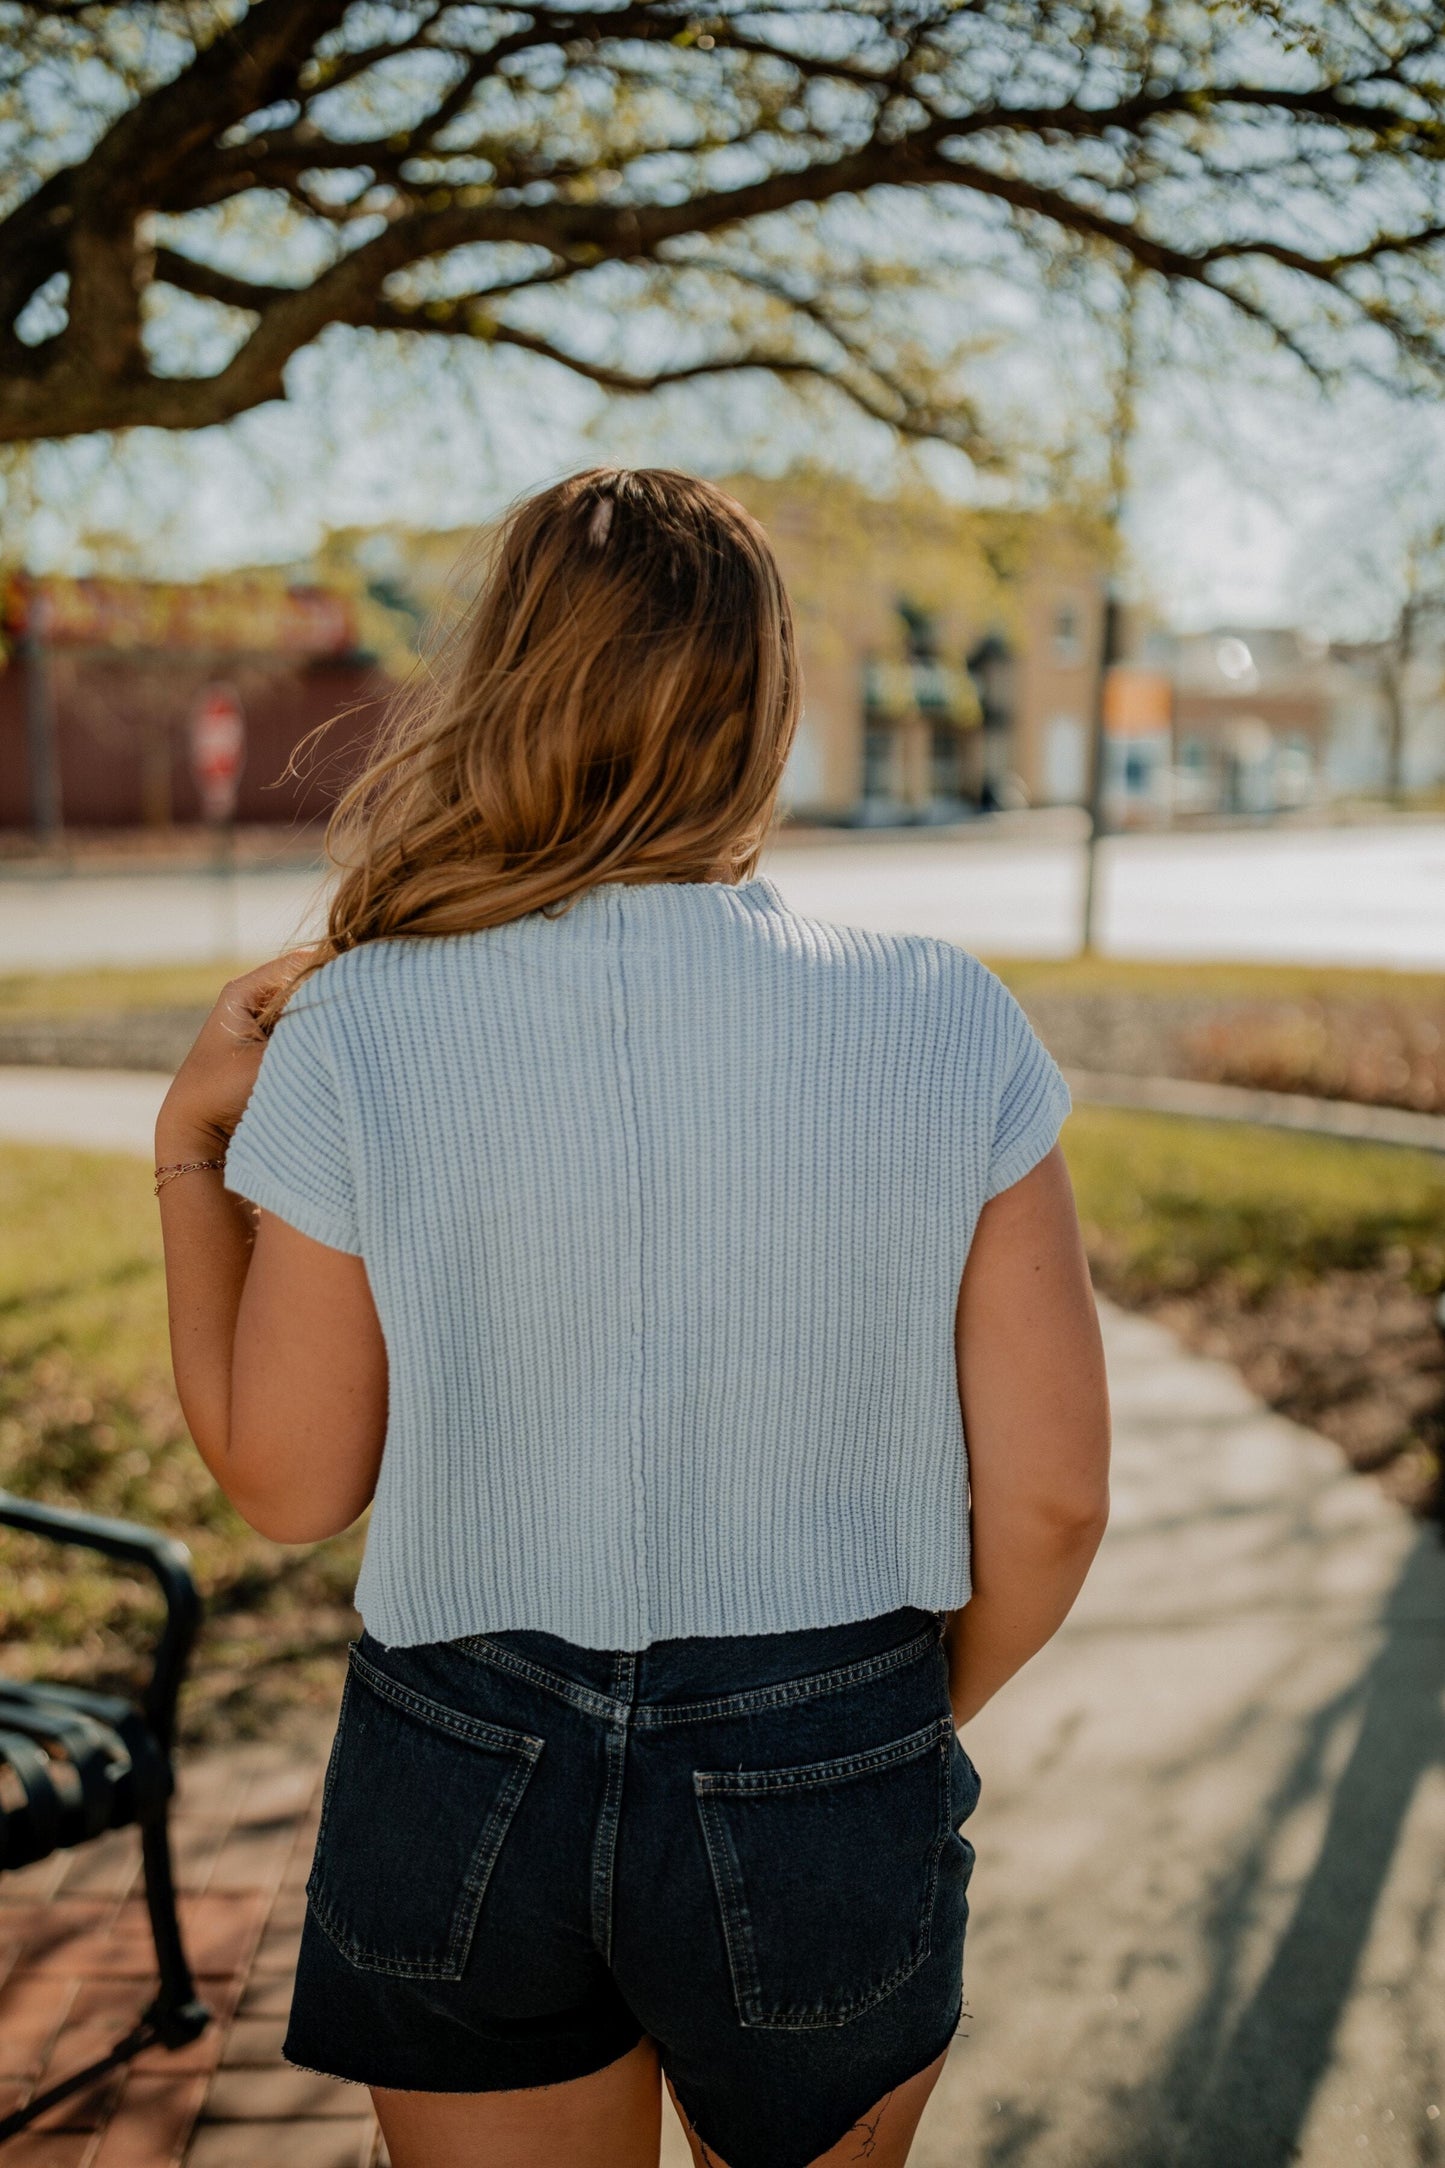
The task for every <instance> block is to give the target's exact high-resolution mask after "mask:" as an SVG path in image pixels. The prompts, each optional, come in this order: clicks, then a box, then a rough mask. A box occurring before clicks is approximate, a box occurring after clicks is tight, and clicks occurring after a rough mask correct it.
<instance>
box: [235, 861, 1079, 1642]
mask: <svg viewBox="0 0 1445 2168" xmlns="http://www.w3.org/2000/svg"><path fill="white" fill-rule="evenodd" d="M1068 1103H1069V1102H1068V1094H1067V1091H1066V1089H1065V1086H1064V1083H1063V1079H1062V1078H1061V1077H1060V1075H1059V1072H1058V1070H1057V1069H1056V1068H1055V1066H1054V1064H1053V1062H1052V1060H1051V1059H1050V1058H1049V1056H1048V1054H1047V1053H1046V1052H1045V1051H1044V1049H1043V1047H1042V1046H1041V1045H1040V1043H1039V1041H1038V1040H1037V1038H1036V1037H1035V1036H1034V1033H1033V1032H1032V1030H1031V1029H1030V1027H1029V1025H1028V1022H1027V1020H1026V1019H1025V1017H1024V1014H1023V1012H1022V1010H1021V1009H1020V1008H1019V1006H1018V1004H1017V1002H1016V1001H1015V1000H1014V999H1013V997H1012V995H1011V994H1009V993H1008V992H1007V990H1006V989H1005V988H1004V987H1003V986H1002V985H1001V984H1000V983H999V981H998V980H997V979H996V978H995V977H994V976H993V975H992V973H990V972H988V971H986V970H985V969H984V968H983V966H982V965H981V964H979V963H977V962H976V961H975V960H974V959H973V958H972V957H970V956H968V955H965V954H964V953H963V951H961V950H959V949H956V948H953V947H951V946H950V945H949V944H947V943H946V942H942V941H931V940H925V939H920V938H913V937H900V936H895V935H882V934H874V933H863V932H858V931H854V930H851V929H848V928H844V927H839V926H830V925H822V924H819V923H817V922H815V921H812V920H808V919H804V918H801V917H799V916H797V915H796V914H795V913H794V912H792V911H791V910H790V909H789V908H788V906H787V905H786V904H785V903H784V901H783V899H782V897H781V895H780V894H779V893H778V891H777V889H776V888H775V887H774V886H773V885H772V883H771V882H770V881H767V880H764V879H755V880H751V881H747V882H744V883H742V884H740V885H738V886H732V885H730V884H728V883H725V882H706V881H704V882H690V883H663V882H657V883H649V884H645V885H635V886H630V885H626V884H622V883H618V882H605V883H602V884H601V885H599V886H597V887H594V888H592V889H589V890H588V891H587V892H586V894H584V895H583V896H582V897H581V898H580V899H579V901H578V902H576V903H575V904H574V905H573V906H572V907H571V908H570V909H569V910H567V911H566V912H564V913H563V914H562V915H560V916H558V917H555V918H550V917H547V916H544V915H542V914H541V913H536V914H533V915H532V916H530V917H527V918H524V919H520V920H517V921H515V922H514V923H512V924H510V925H506V926H500V927H494V928H489V929H487V930H486V931H484V932H481V933H472V934H459V935H449V936H445V937H441V938H436V939H426V940H396V941H384V942H377V943H373V944H368V945H366V946H364V947H361V948H358V949H354V950H351V951H349V952H348V953H346V954H345V955H342V956H340V957H338V958H336V959H335V960H334V961H333V962H331V963H329V964H327V965H326V967H325V968H324V969H323V970H322V971H320V972H318V973H317V974H316V975H315V976H314V977H313V978H311V979H309V980H308V981H306V982H305V983H304V984H303V986H302V987H301V988H300V990H299V991H298V993H297V994H296V996H295V998H294V999H293V1001H292V1002H291V1005H290V1007H289V1008H288V1009H287V1011H286V1013H285V1015H284V1016H283V1018H282V1020H281V1022H280V1024H279V1025H278V1026H277V1029H276V1032H275V1036H274V1038H273V1039H272V1041H271V1044H270V1046H269V1047H268V1048H267V1050H266V1054H265V1058H264V1059H263V1061H262V1063H261V1070H260V1075H259V1077H258V1079H257V1082H256V1086H255V1089H254V1091H253V1093H252V1095H251V1100H250V1104H249V1105H248V1107H247V1109H246V1112H245V1115H244V1117H243V1119H242V1121H241V1124H240V1127H239V1128H238V1130H237V1132H236V1135H235V1138H234V1140H233V1142H232V1144H231V1148H230V1153H229V1156H228V1159H227V1163H226V1165H227V1182H228V1184H229V1186H230V1187H231V1188H232V1189H234V1190H236V1191H238V1192H239V1193H240V1194H241V1195H242V1196H245V1197H249V1198H251V1199H252V1200H253V1201H254V1202H255V1203H257V1204H259V1205H262V1206H263V1207H265V1208H266V1209H267V1210H269V1211H272V1212H275V1213H278V1214H279V1215H280V1217H281V1218H283V1219H285V1220H288V1221H289V1222H290V1223H291V1224H292V1225H293V1226H294V1227H297V1228H299V1229H301V1231H302V1232H303V1233H305V1234H308V1235H312V1236H314V1237H315V1238H316V1239H317V1240H319V1241H321V1242H325V1243H329V1244H331V1245H332V1246H333V1247H335V1248H337V1249H342V1250H349V1251H352V1252H354V1253H358V1254H360V1255H361V1256H362V1257H364V1258H365V1260H366V1265H367V1271H368V1275H369V1277H370V1281H371V1286H372V1290H373V1292H374V1295H375V1298H376V1304H377V1310H378V1313H379V1315H380V1318H381V1323H382V1328H383V1330H384V1333H385V1336H386V1345H387V1353H388V1358H389V1364H390V1408H389V1418H388V1427H387V1436H386V1450H385V1453H384V1456H383V1459H382V1465H381V1477H380V1481H379V1484H378V1486H377V1492H376V1501H375V1506H374V1508H373V1512H372V1518H371V1524H370V1527H369V1530H368V1534H367V1541H366V1550H365V1556H364V1559H363V1563H362V1568H361V1576H360V1580H359V1582H358V1585H357V1591H356V1601H357V1606H358V1608H359V1610H360V1612H361V1616H362V1618H363V1620H364V1622H365V1624H366V1626H367V1627H368V1628H369V1629H370V1631H371V1632H372V1633H373V1634H374V1635H375V1636H376V1637H377V1638H378V1640H380V1641H383V1642H386V1643H390V1644H393V1645H395V1644H403V1645H405V1644H412V1643H416V1642H422V1641H434V1640H446V1639H451V1638H453V1637H455V1636H457V1635H461V1634H467V1633H480V1632H489V1631H490V1632H496V1631H500V1630H502V1629H504V1628H508V1627H535V1628H541V1629H544V1630H545V1631H547V1632H550V1633H555V1634H560V1635H562V1636H563V1637H564V1638H565V1639H567V1640H570V1641H573V1642H578V1643H581V1644H583V1645H584V1646H588V1647H594V1648H622V1649H638V1648H643V1647H645V1646H646V1645H647V1644H648V1643H649V1642H650V1641H655V1640H663V1639H668V1638H671V1637H673V1636H676V1635H682V1634H749V1633H773V1632H783V1631H787V1630H789V1629H791V1628H795V1627H802V1626H819V1625H830V1624H836V1623H841V1622H842V1621H844V1620H847V1619H853V1618H863V1617H869V1616H873V1615H876V1614H877V1613H880V1612H885V1611H890V1610H893V1609H895V1608H896V1607H897V1606H899V1605H902V1604H915V1605H918V1606H921V1607H922V1608H925V1609H931V1610H941V1609H953V1608H954V1607H956V1606H957V1605H959V1604H962V1603H964V1602H965V1601H966V1600H967V1597H968V1594H969V1554H968V1515H967V1463H966V1459H965V1453H964V1440H963V1428H962V1420H961V1416H960V1412H959V1403H958V1390H957V1384H956V1379H955V1370H954V1347H953V1325H954V1312H955V1306H956V1303H957V1298H958V1286H959V1279H960V1275H961V1273H962V1271H963V1264H964V1259H965V1257H966V1255H967V1253H968V1246H969V1242H970V1240H971V1237H972V1234H973V1230H974V1225H975V1222H976V1220H977V1218H978V1214H979V1211H980V1209H981V1207H982V1205H983V1203H984V1201H985V1200H986V1199H987V1198H988V1197H990V1196H992V1195H993V1194H995V1193H996V1192H997V1191H999V1190H1001V1189H1004V1188H1006V1187H1007V1186H1008V1185H1009V1184H1010V1183H1013V1182H1015V1181H1017V1180H1018V1179H1019V1178H1020V1177H1021V1176H1022V1175H1024V1174H1026V1173H1027V1172H1028V1170H1029V1168H1030V1167H1032V1166H1033V1165H1034V1164H1035V1163H1036V1162H1037V1161H1038V1160H1039V1159H1041V1158H1042V1157H1043V1155H1044V1153H1045V1152H1047V1151H1048V1149H1049V1147H1050V1146H1051V1145H1052V1144H1053V1142H1054V1140H1055V1137H1056V1136H1057V1134H1058V1130H1059V1125H1060V1123H1061V1122H1062V1120H1063V1118H1064V1115H1065V1114H1066V1113H1067V1111H1068Z"/></svg>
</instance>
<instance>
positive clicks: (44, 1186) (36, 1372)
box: [0, 1146, 361, 1736]
mask: <svg viewBox="0 0 1445 2168" xmlns="http://www.w3.org/2000/svg"><path fill="white" fill-rule="evenodd" d="M0 1487H3V1488H5V1489H9V1490H14V1491H18V1492H20V1493H22V1494H23V1495H25V1496H27V1497H35V1498H44V1499H47V1500H50V1501H52V1502H54V1503H56V1504H62V1505H65V1504H68V1505H82V1506H85V1507H87V1508H89V1509H90V1510H92V1511H95V1512H99V1513H112V1514H119V1515H122V1516H124V1517H127V1518H133V1519H138V1520H143V1521H146V1522H148V1523H150V1524H151V1525H152V1526H156V1527H160V1528H164V1529H167V1530H168V1531H170V1532H171V1533H173V1534H175V1535H178V1536H180V1537H181V1538H182V1539H183V1540H184V1541H185V1542H187V1543H188V1544H189V1545H190V1546H191V1549H192V1551H193V1553H194V1556H195V1560H196V1566H197V1571H198V1575H199V1578H200V1581H201V1586H202V1589H203V1591H204V1593H205V1596H206V1599H207V1606H208V1612H209V1617H208V1620H207V1624H206V1627H205V1630H204V1633H203V1638H202V1643H201V1648H200V1651H199V1658H198V1684H197V1686H196V1687H195V1688H194V1689H193V1690H192V1692H191V1694H190V1696H189V1697H188V1710H189V1718H188V1725H189V1729H190V1731H191V1732H192V1734H193V1735H195V1736H213V1735H219V1734H229V1735H235V1734H236V1733H247V1732H256V1731H262V1730H265V1729H268V1728H270V1726H271V1724H272V1722H273V1720H274V1719H275V1717H276V1715H277V1713H278V1711H280V1710H282V1709H283V1708H286V1707H290V1706H294V1705H296V1704H298V1703H308V1704H309V1703H312V1702H317V1703H319V1702H321V1701H324V1700H326V1699H328V1698H329V1697H330V1695H331V1694H332V1692H333V1689H334V1664H335V1652H336V1650H337V1649H338V1648H339V1647H341V1646H342V1645H343V1644H344V1641H345V1638H346V1636H347V1634H348V1633H349V1631H350V1630H351V1623H350V1622H351V1619H352V1616H353V1614H352V1613H351V1611H350V1608H349V1599H350V1594H351V1589H352V1586H353V1584H354V1581H355V1575H356V1570H357V1566H358V1564H359V1561H360V1548H361V1534H360V1532H359V1531H353V1532H351V1533H349V1534H348V1535H346V1536H343V1537H339V1538H337V1539H336V1540H335V1541H334V1542H333V1543H330V1544H323V1545H318V1546H316V1547H314V1548H312V1549H309V1550H307V1549H299V1550H293V1549H290V1548H286V1547H283V1546H281V1545H278V1544H273V1543H269V1542H267V1541H266V1540H265V1539H264V1538H263V1537H261V1536H258V1535H256V1534H255V1532H254V1531H253V1530H252V1529H250V1528H249V1527H248V1526H247V1525H246V1523H245V1522H244V1521H243V1520H242V1519H241V1517H240V1515H239V1514H238V1513H237V1512H236V1511H235V1510H234V1508H233V1507H232V1506H231V1505H230V1503H229V1502H228V1500H227V1499H226V1498H225V1497H224V1496H223V1494H222V1493H221V1491H220V1490H219V1489H218V1488H217V1486H216V1484H215V1483H214V1482H213V1481H212V1479H211V1477H210V1475H209V1474H208V1472H207V1471H206V1469H205V1467H204V1465H203V1464H202V1462H201V1460H200V1457H199V1456H198V1454H197V1453H196V1452H195V1449H194V1448H193V1446H192V1445H191V1443H190V1440H189V1437H188V1436H187V1434H186V1430H185V1425H184V1423H183V1422H182V1420H181V1415H180V1410H179V1408H178V1406H177V1404H176V1399H175V1394H174V1391H173V1389H172V1385H171V1379H170V1362H169V1353H168V1347H167V1338H166V1318H165V1288H164V1281H163V1277H162V1271H161V1246H160V1233H159V1224H158V1220H157V1215H156V1208H155V1200H154V1198H153V1197H152V1195H151V1185H150V1179H149V1175H148V1173H147V1170H146V1168H145V1166H144V1165H143V1164H142V1163H141V1162H139V1161H137V1160H135V1159H131V1158H120V1157H111V1156H109V1155H107V1156H100V1155H97V1154H92V1153H84V1152H72V1151H60V1150H53V1149H49V1148H38V1147H32V1146H0ZM158 1611H159V1606H158V1601H157V1598H156V1596H155V1594H154V1591H153V1588H152V1585H151V1584H150V1582H149V1581H148V1579H147V1578H145V1577H144V1576H140V1575H134V1574H131V1573H129V1572H127V1571H123V1570H117V1569H116V1568H114V1567H111V1566H108V1565H106V1564H104V1563H103V1562H101V1561H99V1560H96V1559H94V1558H93V1557H92V1556H91V1555H90V1554H88V1553H86V1552H83V1551H78V1550H77V1551H66V1552H62V1553H57V1552H56V1551H55V1550H54V1549H53V1548H52V1547H51V1546H49V1545H46V1544H43V1543H41V1542H39V1541H38V1540H34V1539H29V1538H21V1537H18V1536H15V1535H13V1534H10V1533H9V1532H0V1669H7V1670H10V1671H12V1672H21V1673H25V1674H28V1675H44V1676H47V1677H51V1678H69V1679H85V1680H89V1681H103V1682H105V1683H108V1684H113V1685H134V1683H135V1682H136V1681H137V1679H138V1677H139V1676H140V1672H139V1669H138V1666H139V1663H140V1659H141V1657H142V1653H143V1652H144V1651H145V1649H146V1648H147V1647H148V1645H149V1643H150V1641H151V1639H152V1638H153V1635H154V1630H155V1624H156V1621H157V1617H158Z"/></svg>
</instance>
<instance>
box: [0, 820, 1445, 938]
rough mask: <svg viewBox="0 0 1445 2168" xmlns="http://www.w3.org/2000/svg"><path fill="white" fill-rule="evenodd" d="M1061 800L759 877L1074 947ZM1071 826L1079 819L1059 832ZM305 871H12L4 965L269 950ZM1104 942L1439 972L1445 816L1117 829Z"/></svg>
mask: <svg viewBox="0 0 1445 2168" xmlns="http://www.w3.org/2000/svg"><path fill="white" fill-rule="evenodd" d="M1077 826H1078V823H1077V821H1076V820H1071V819H1069V818H1068V817H1067V816H1059V815H1055V814H1052V813H1040V814H1034V815H1027V816H1010V817H1009V818H1008V819H1007V820H1005V821H1001V822H1000V823H998V824H997V825H996V826H995V825H994V824H991V823H988V822H982V823H980V824H979V825H978V826H977V827H975V828H972V829H970V830H967V831H965V832H964V833H962V834H959V833H958V832H956V831H951V832H949V833H948V834H934V835H930V834H929V833H928V832H927V831H926V830H922V831H920V830H913V831H908V830H904V831H902V832H892V833H888V834H883V835H878V836H872V835H865V834H860V833H851V834H845V835H839V836H838V838H837V840H836V841H835V840H833V839H832V838H826V839H823V838H820V837H819V836H817V835H816V834H815V835H813V836H811V837H810V838H809V839H808V840H806V841H805V840H804V839H803V838H802V837H799V838H798V839H797V840H795V841H791V842H790V841H787V840H784V841H783V842H781V843H780V844H778V846H777V847H776V848H775V849H773V850H772V851H770V852H769V854H768V857H767V860H766V863H765V871H766V872H767V873H768V874H770V875H771V876H772V877H773V878H774V879H775V880H776V881H777V882H778V884H779V886H780V887H781V889H782V890H783V893H784V895H785V896H786V897H787V899H788V901H789V903H790V904H792V905H793V907H794V908H795V909H796V910H799V911H803V912H805V913H808V914H810V915H811V916H813V917H817V918H831V919H838V920H840V921H842V922H844V923H845V924H850V925H860V926H871V927H876V928H879V929H880V930H894V931H901V932H908V933H929V934H937V935H941V936H943V937H944V938H946V939H948V940H951V941H959V942H961V943H962V944H963V945H964V946H965V947H966V948H972V949H976V950H978V951H979V952H980V953H981V954H983V955H994V956H1020V955H1022V956H1049V955H1061V956H1067V955H1072V954H1073V953H1074V951H1075V949H1076V948H1077V946H1078V935H1079V909H1080V898H1081V893H1082V878H1083V861H1082V853H1081V847H1080V843H1079V840H1078V836H1077ZM1071 828H1072V829H1073V830H1074V831H1075V832H1074V833H1070V832H1069V830H1070V829H1071ZM318 902H319V876H318V874H317V873H315V872H311V871H307V870H305V869H296V868H292V869H290V870H287V869H284V868H270V869H266V870H264V871H254V872H244V873H241V874H238V875H237V876H235V878H234V880H228V879H225V878H221V877H218V876H217V875H215V874H212V873H201V872H191V873H177V874H159V873H149V872H140V871H137V872H134V873H127V874H99V873H97V874H81V875H78V876H75V877H65V876H62V875H54V874H46V875H43V876H42V875H36V874H34V873H28V874H25V875H16V874H11V875H6V874H5V873H4V870H3V868H0V971H26V970H64V969H67V968H74V967H77V966H81V965H91V964H104V963H115V964H124V963H135V964H140V963H155V962H180V961H193V962H209V961H211V960H212V959H214V958H218V957H219V958H223V959H230V958H232V957H237V956H239V957H245V958H259V957H261V956H264V955H267V954H274V953H275V951H277V950H278V949H281V948H284V947H286V946H288V945H290V943H292V942H293V941H295V940H296V939H297V938H298V937H300V936H301V935H302V934H303V932H304V930H305V929H307V928H311V927H314V926H315V925H316V923H317V920H318ZM1100 914H1101V915H1100V945H1101V947H1102V948H1104V949H1105V950H1107V951H1110V952H1112V953H1114V954H1116V955H1120V956H1162V957H1170V956H1175V957H1198V958H1205V959H1219V958H1224V957H1240V958H1252V959H1257V960H1264V959H1268V958H1275V959H1281V958H1282V959H1285V960H1296V961H1301V962H1314V963H1324V964H1346V963H1358V964H1387V965H1410V966H1413V967H1414V968H1416V969H1418V970H1437V971H1438V970H1440V969H1441V968H1442V966H1445V822H1442V821H1431V820H1421V821H1407V822H1382V823H1380V824H1378V825H1375V826H1370V827H1360V828H1298V829H1295V828H1289V829H1282V828H1270V829H1257V830H1245V831H1240V832H1229V833H1215V834H1189V835H1184V834H1180V835H1131V836H1114V837H1110V838H1109V840H1108V841H1107V842H1106V844H1105V845H1104V848H1103V852H1102V854H1101V873H1100Z"/></svg>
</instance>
